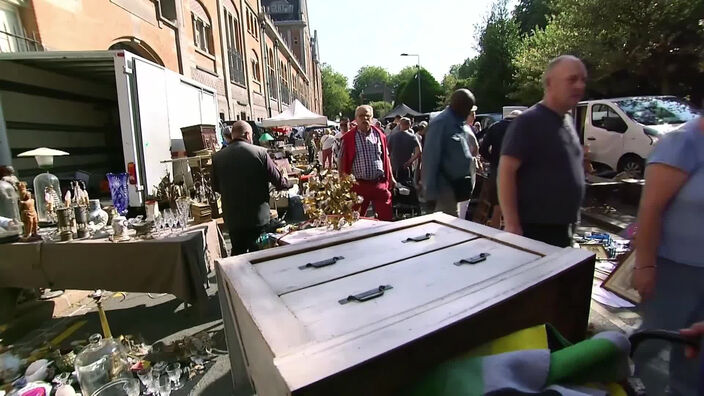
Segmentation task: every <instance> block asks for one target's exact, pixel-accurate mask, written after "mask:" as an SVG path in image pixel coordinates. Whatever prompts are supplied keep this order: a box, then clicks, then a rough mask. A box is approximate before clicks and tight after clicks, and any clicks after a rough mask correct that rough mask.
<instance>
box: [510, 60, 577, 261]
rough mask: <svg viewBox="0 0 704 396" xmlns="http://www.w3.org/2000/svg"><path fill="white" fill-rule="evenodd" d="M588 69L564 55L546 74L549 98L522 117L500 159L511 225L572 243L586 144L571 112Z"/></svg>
mask: <svg viewBox="0 0 704 396" xmlns="http://www.w3.org/2000/svg"><path fill="white" fill-rule="evenodd" d="M586 80H587V70H586V68H585V67H584V64H583V63H582V61H580V60H579V59H578V58H576V57H574V56H570V55H563V56H560V57H557V58H555V59H553V60H552V61H550V63H549V64H548V66H547V68H546V70H545V74H544V76H543V88H544V96H543V100H542V101H541V102H539V103H537V104H536V105H534V106H533V107H531V108H530V109H528V110H526V111H524V112H523V114H521V115H520V117H518V118H516V120H514V121H513V122H512V123H511V125H510V126H509V128H508V130H507V131H506V136H505V137H504V141H503V144H502V146H501V147H502V148H501V157H500V159H499V203H500V205H501V212H502V213H503V216H504V223H505V224H506V228H505V229H506V231H508V232H512V233H514V234H519V235H524V236H526V237H528V238H532V239H536V240H539V241H543V242H545V243H548V244H551V245H555V246H559V247H567V246H570V245H571V244H572V224H574V223H575V222H576V221H577V215H578V213H579V207H580V205H581V204H582V199H583V197H584V189H585V185H584V165H583V161H582V160H583V153H582V146H581V144H580V143H579V137H578V136H577V132H576V131H575V129H574V122H573V121H572V119H571V117H570V116H569V115H568V114H567V112H568V111H570V110H571V109H572V108H574V107H575V106H576V105H577V103H578V102H579V101H580V100H581V99H582V97H583V96H584V90H585V87H586Z"/></svg>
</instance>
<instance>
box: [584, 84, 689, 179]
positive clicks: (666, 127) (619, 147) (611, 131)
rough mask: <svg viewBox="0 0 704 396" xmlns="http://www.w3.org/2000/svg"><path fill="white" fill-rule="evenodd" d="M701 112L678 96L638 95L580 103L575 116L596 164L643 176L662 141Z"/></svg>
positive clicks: (592, 159) (591, 157)
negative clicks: (649, 158) (647, 161)
mask: <svg viewBox="0 0 704 396" xmlns="http://www.w3.org/2000/svg"><path fill="white" fill-rule="evenodd" d="M698 113H699V110H698V109H696V108H695V107H693V106H692V105H691V104H689V103H688V102H686V101H684V100H683V99H680V98H677V97H674V96H638V97H626V98H614V99H600V100H588V101H584V102H580V103H579V104H578V105H577V108H576V109H575V112H574V115H575V117H574V119H575V123H576V127H577V131H578V133H579V135H580V141H581V142H582V143H583V144H586V146H587V147H588V148H589V152H590V159H591V161H592V163H594V164H595V166H601V167H602V168H603V167H604V166H606V167H608V168H609V169H611V170H615V171H618V172H629V173H632V174H634V175H642V174H643V170H644V169H645V159H646V158H648V155H650V153H651V152H652V151H653V148H654V147H655V145H656V144H657V142H658V140H659V139H660V138H661V137H662V136H663V135H664V134H666V133H668V132H670V131H673V130H675V129H677V128H678V127H680V126H681V125H682V124H684V123H685V122H687V121H689V120H691V119H693V118H695V117H696V116H697V115H698Z"/></svg>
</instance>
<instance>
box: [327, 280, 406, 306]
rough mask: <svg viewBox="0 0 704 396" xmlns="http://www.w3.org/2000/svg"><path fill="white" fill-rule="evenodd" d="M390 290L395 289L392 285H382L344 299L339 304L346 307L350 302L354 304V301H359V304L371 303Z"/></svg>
mask: <svg viewBox="0 0 704 396" xmlns="http://www.w3.org/2000/svg"><path fill="white" fill-rule="evenodd" d="M389 289H393V287H391V285H381V286H379V287H377V288H374V289H371V290H367V291H365V292H363V293H359V294H354V295H350V296H347V297H346V298H343V299H342V300H339V301H338V302H339V303H340V304H343V305H344V304H347V303H348V302H352V301H358V302H364V301H369V300H371V299H374V298H377V297H381V296H383V295H384V292H385V291H387V290H389Z"/></svg>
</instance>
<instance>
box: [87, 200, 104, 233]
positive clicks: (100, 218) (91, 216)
mask: <svg viewBox="0 0 704 396" xmlns="http://www.w3.org/2000/svg"><path fill="white" fill-rule="evenodd" d="M88 210H89V213H88V222H90V223H93V228H94V229H96V230H100V229H103V228H104V227H105V226H106V225H107V224H108V212H106V211H104V210H103V209H102V208H101V207H100V200H99V199H91V200H90V206H89V208H88Z"/></svg>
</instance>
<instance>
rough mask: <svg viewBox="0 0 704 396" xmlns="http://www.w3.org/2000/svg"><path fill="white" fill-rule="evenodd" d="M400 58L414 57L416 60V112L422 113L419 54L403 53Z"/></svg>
mask: <svg viewBox="0 0 704 396" xmlns="http://www.w3.org/2000/svg"><path fill="white" fill-rule="evenodd" d="M401 56H415V57H416V58H417V59H418V63H417V64H416V67H417V68H418V112H419V113H422V112H423V109H422V108H421V105H420V103H421V102H420V55H419V54H407V53H405V52H404V53H403V54H401Z"/></svg>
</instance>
